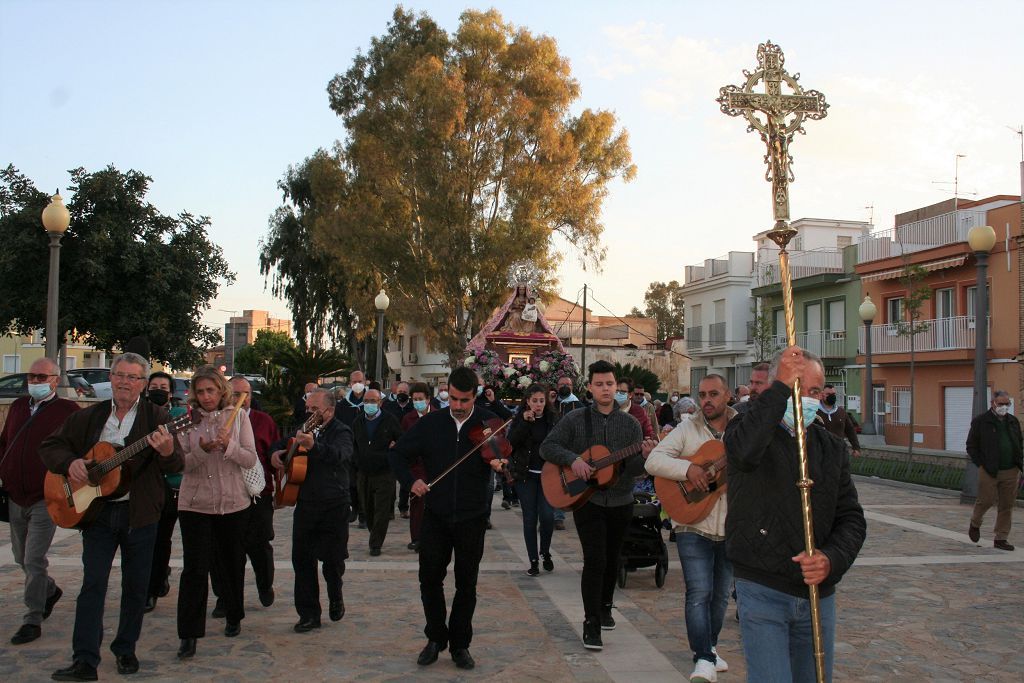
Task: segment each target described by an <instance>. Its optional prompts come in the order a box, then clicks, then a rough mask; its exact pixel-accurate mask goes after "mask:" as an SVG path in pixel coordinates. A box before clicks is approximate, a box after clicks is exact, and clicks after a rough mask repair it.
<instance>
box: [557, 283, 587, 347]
mask: <svg viewBox="0 0 1024 683" xmlns="http://www.w3.org/2000/svg"><path fill="white" fill-rule="evenodd" d="M582 293H583V288H582V287H580V288H579V289H578V290H577V291H576V303H574V304H573V305H572V308H570V309H569V312H568V313H566V315H565V319H564V320H563V321H562V322H561V323H559V325H558V329H557V330H555V336H556V337H557V336H558V333H559V332H561V331H562V327H563V326H564V325H565V324H566V323H567V322H569V318H570V317H571V316H572V312H573V311H575V310H576V304H578V303H579V302H580V295H581V294H582Z"/></svg>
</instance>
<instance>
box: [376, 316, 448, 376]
mask: <svg viewBox="0 0 1024 683" xmlns="http://www.w3.org/2000/svg"><path fill="white" fill-rule="evenodd" d="M385 357H386V358H387V359H388V367H390V368H391V376H392V377H394V376H395V375H398V376H399V377H400V378H401V379H403V380H405V381H407V382H426V383H427V384H430V385H432V386H433V385H436V384H437V382H438V380H442V379H445V378H447V377H448V373H449V372H451V370H450V369H449V368H448V354H446V353H441V352H439V351H435V350H433V349H429V348H427V342H426V339H424V337H423V333H422V332H421V331H420V329H419V328H418V327H416V326H415V325H413V324H411V323H407V324H405V325H403V326H402V327H401V329H400V330H399V332H398V338H397V339H389V340H388V348H387V351H386V352H385Z"/></svg>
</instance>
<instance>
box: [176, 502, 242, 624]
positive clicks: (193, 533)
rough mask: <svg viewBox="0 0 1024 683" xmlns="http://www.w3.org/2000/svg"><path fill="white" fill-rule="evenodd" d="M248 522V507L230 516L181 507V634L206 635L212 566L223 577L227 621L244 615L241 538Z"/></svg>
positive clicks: (232, 620)
mask: <svg viewBox="0 0 1024 683" xmlns="http://www.w3.org/2000/svg"><path fill="white" fill-rule="evenodd" d="M248 523H249V508H246V509H244V510H239V511H238V512H232V513H231V514H227V515H208V514H204V513H202V512H190V511H187V510H182V511H180V512H179V513H178V524H179V525H180V526H181V549H182V555H183V560H184V566H183V567H182V570H181V582H180V583H179V587H178V637H179V638H202V637H203V636H205V635H206V607H207V604H206V603H207V600H208V598H209V580H210V578H209V577H210V572H211V569H212V566H213V565H214V564H217V570H216V571H217V572H218V574H219V576H220V579H219V586H218V587H219V588H220V591H221V592H220V599H221V601H222V603H223V604H224V611H225V616H226V617H227V620H228V621H229V622H232V623H237V622H240V621H241V620H242V619H243V618H245V607H244V605H243V600H242V586H243V584H244V583H245V550H244V549H243V547H242V539H243V538H244V537H245V527H246V526H247V525H248Z"/></svg>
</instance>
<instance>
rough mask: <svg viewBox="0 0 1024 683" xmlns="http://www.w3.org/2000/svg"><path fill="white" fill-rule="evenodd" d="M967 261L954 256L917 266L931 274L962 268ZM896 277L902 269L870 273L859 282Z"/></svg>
mask: <svg viewBox="0 0 1024 683" xmlns="http://www.w3.org/2000/svg"><path fill="white" fill-rule="evenodd" d="M966 260H967V257H966V256H954V257H953V258H945V259H942V260H940V261H932V262H931V263H920V264H915V265H919V266H920V267H921V268H923V269H924V270H925V271H928V272H931V271H933V270H942V269H944V268H956V267H957V266H962V265H963V264H964V261H966ZM898 277H903V269H902V268H894V269H893V270H883V271H882V272H880V273H871V274H870V275H862V276H861V278H860V279H861V280H863V281H864V282H870V281H872V280H893V279H895V278H898Z"/></svg>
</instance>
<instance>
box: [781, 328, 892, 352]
mask: <svg viewBox="0 0 1024 683" xmlns="http://www.w3.org/2000/svg"><path fill="white" fill-rule="evenodd" d="M872 341H873V340H872ZM772 344H773V348H772V352H773V353H774V352H775V351H778V350H779V349H784V348H786V336H785V335H776V336H775V337H773V338H772ZM796 345H797V346H799V347H800V348H802V349H807V350H808V351H810V352H811V353H813V354H815V355H818V356H821V357H822V358H845V357H846V332H843V331H842V330H839V331H833V330H812V331H810V332H797V333H796Z"/></svg>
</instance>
